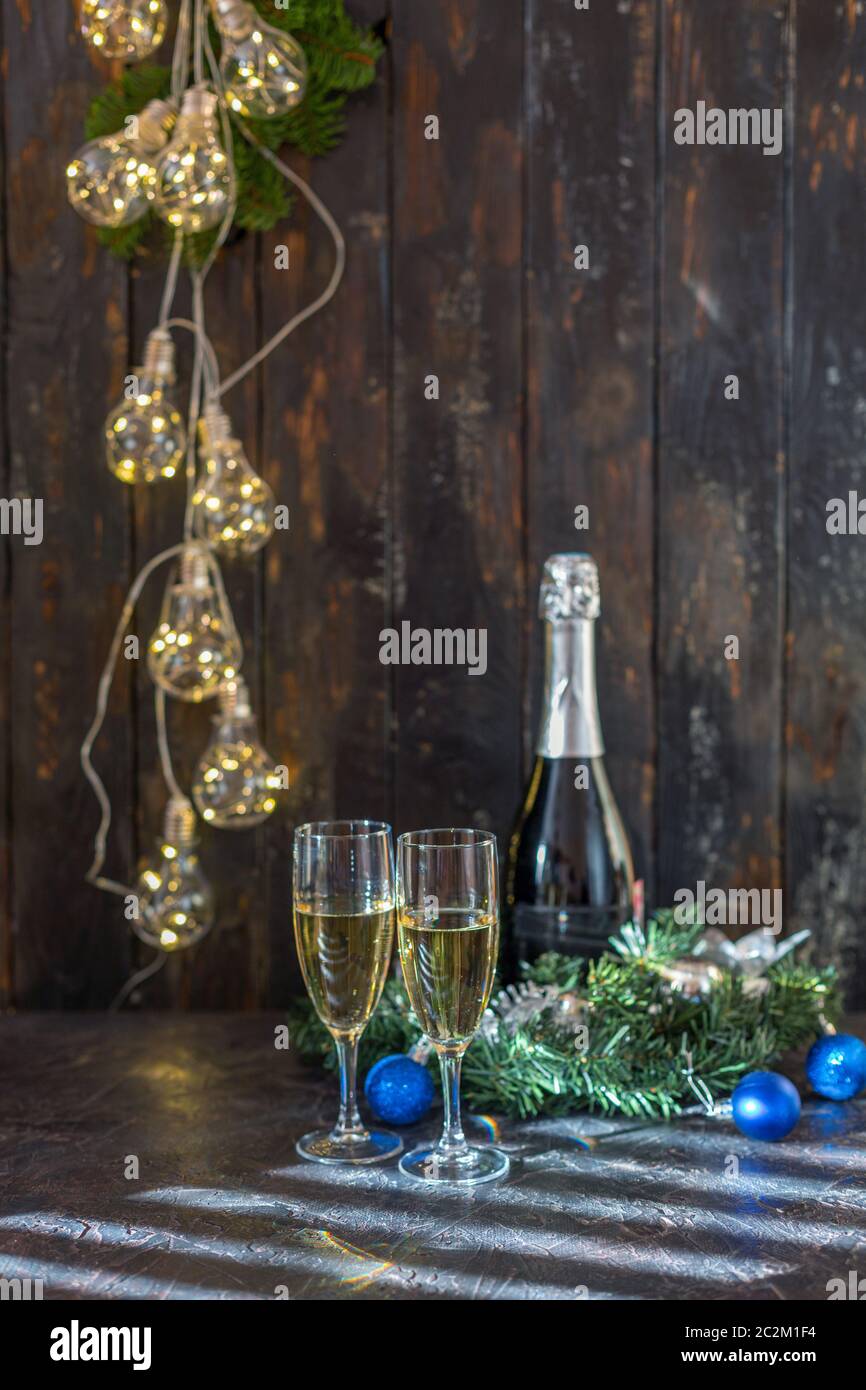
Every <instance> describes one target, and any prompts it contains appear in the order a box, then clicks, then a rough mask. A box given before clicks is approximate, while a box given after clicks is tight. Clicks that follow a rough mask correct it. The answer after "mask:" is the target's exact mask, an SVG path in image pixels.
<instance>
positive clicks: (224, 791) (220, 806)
mask: <svg viewBox="0 0 866 1390" xmlns="http://www.w3.org/2000/svg"><path fill="white" fill-rule="evenodd" d="M219 702H220V710H219V714H217V715H215V716H214V721H213V724H214V732H213V736H212V738H211V741H210V743H209V744H208V746H207V748H206V749H205V751H204V753H203V754H202V756H201V758H200V760H199V763H198V766H197V768H196V770H195V776H194V779H193V785H192V796H193V800H194V802H195V804H196V807H197V809H198V813H199V815H200V816H201V818H202V820H204V821H207V822H208V824H210V825H216V826H219V827H220V828H221V829H223V830H243V829H244V828H245V827H246V826H248V825H259V824H261V822H262V821H263V820H267V818H268V816H269V815H270V814H271V812H272V811H273V810H274V809H275V808H276V804H277V801H276V797H275V796H274V791H275V790H276V789H277V788H279V787H281V786H282V783H281V781H280V778H279V774H278V773H277V772H276V771H275V768H274V761H273V758H271V756H270V755H269V754H268V753H267V752H266V751H265V749H264V748H263V747H262V745H261V744H260V743H259V736H258V730H257V728H256V721H255V718H254V716H253V712H252V709H251V708H250V697H249V692H248V690H247V687H246V683H245V682H244V680H243V679H242V678H241V677H240V676H238V677H236V678H235V679H234V680H233V681H228V682H226V684H225V685H223V686H222V687H221V688H220V692H219Z"/></svg>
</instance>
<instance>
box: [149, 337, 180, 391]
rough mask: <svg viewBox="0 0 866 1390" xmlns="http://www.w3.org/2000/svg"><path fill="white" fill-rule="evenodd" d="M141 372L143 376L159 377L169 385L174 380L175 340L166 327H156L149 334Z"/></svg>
mask: <svg viewBox="0 0 866 1390" xmlns="http://www.w3.org/2000/svg"><path fill="white" fill-rule="evenodd" d="M141 372H142V376H153V377H158V378H159V379H160V380H161V381H165V382H168V383H169V385H170V384H171V383H172V382H173V381H174V377H175V372H174V342H173V341H172V337H171V334H170V333H168V332H167V331H166V329H164V328H154V330H153V332H152V333H149V334H148V335H147V342H146V344H145V347H144V362H143V363H142V367H141Z"/></svg>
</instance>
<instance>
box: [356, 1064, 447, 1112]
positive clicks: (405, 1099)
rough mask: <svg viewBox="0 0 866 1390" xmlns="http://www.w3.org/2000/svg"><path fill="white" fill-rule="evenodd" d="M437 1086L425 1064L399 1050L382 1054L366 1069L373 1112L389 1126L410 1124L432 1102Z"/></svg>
mask: <svg viewBox="0 0 866 1390" xmlns="http://www.w3.org/2000/svg"><path fill="white" fill-rule="evenodd" d="M434 1094H435V1087H434V1085H433V1078H432V1077H431V1075H430V1073H429V1071H428V1070H427V1068H426V1067H422V1066H421V1065H420V1063H419V1062H413V1061H412V1058H411V1057H404V1056H403V1054H402V1053H400V1052H396V1053H394V1054H393V1055H392V1056H391V1057H380V1058H379V1061H378V1062H376V1063H375V1064H374V1065H373V1066H372V1067H371V1068H370V1070H369V1071H368V1072H367V1079H366V1080H365V1082H364V1095H365V1096H366V1097H367V1100H368V1101H369V1103H370V1108H371V1109H372V1111H373V1114H374V1115H375V1116H376V1118H377V1119H379V1120H385V1121H386V1122H387V1123H388V1124H389V1125H411V1124H414V1123H415V1121H416V1120H420V1119H422V1118H423V1116H424V1115H426V1114H427V1111H428V1110H429V1109H430V1106H431V1105H432V1104H433V1096H434Z"/></svg>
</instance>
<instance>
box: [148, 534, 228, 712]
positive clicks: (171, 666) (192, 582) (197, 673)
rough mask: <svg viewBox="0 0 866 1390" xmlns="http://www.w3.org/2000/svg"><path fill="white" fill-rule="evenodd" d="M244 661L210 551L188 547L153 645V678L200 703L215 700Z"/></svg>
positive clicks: (181, 696) (168, 592)
mask: <svg viewBox="0 0 866 1390" xmlns="http://www.w3.org/2000/svg"><path fill="white" fill-rule="evenodd" d="M240 663H241V645H240V639H239V638H238V634H237V629H236V628H235V625H234V619H233V618H232V615H231V610H230V609H229V607H228V603H227V602H226V601H225V597H224V594H223V593H222V592H220V591H218V590H217V588H216V587H215V586H214V584H213V582H212V579H211V570H210V561H209V559H208V555H207V552H206V551H203V550H202V549H201V547H200V546H197V545H194V544H193V545H188V546H186V547H185V549H184V551H183V554H182V555H181V558H180V566H179V573H178V575H177V577H176V578H174V579H171V580H170V581H169V583H168V585H167V587H166V591H165V598H164V600H163V606H162V613H161V615H160V621H159V623H158V625H157V628H156V631H155V632H154V634H153V636H152V637H151V639H150V641H149V643H148V647H147V669H148V671H149V673H150V676H151V679H152V680H153V681H155V682H156V684H157V685H158V686H160V687H161V688H162V689H163V690H164V691H166V693H167V694H169V695H173V696H174V697H175V699H178V700H186V701H188V702H190V703H193V704H199V703H200V702H201V701H202V700H208V699H211V698H212V697H213V696H215V695H216V693H217V691H218V690H219V687H220V685H221V684H222V682H223V681H224V680H231V679H232V678H233V677H234V676H235V675H236V674H237V670H238V667H239V666H240Z"/></svg>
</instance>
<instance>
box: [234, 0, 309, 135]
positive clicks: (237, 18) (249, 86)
mask: <svg viewBox="0 0 866 1390" xmlns="http://www.w3.org/2000/svg"><path fill="white" fill-rule="evenodd" d="M211 10H212V12H213V17H214V22H215V24H216V26H217V29H218V30H219V36H220V43H221V44H222V55H221V57H220V74H221V76H222V80H223V86H224V87H225V95H226V101H227V103H228V105H229V107H230V109H231V110H232V111H236V112H237V113H238V115H239V116H249V117H251V118H252V119H253V120H266V119H267V118H268V117H270V116H285V115H286V114H287V113H288V112H289V111H293V110H294V108H295V107H296V106H297V105H298V104H299V102H300V101H302V100H303V96H304V92H305V90H306V86H307V59H306V57H305V56H304V50H303V49H302V47H301V45H300V44H299V43H298V41H297V39H293V38H292V36H291V34H287V33H286V32H285V30H283V29H275V28H274V26H273V25H271V24H265V23H264V21H263V19H262V17H261V15H260V14H259V13H258V11H257V10H256V9H255V8H254V6H252V5H251V4H249V3H248V0H211Z"/></svg>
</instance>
